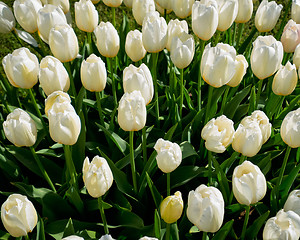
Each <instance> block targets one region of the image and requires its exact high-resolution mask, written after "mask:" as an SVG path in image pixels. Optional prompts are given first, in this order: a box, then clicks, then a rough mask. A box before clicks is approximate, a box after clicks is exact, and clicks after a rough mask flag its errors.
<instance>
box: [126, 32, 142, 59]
mask: <svg viewBox="0 0 300 240" xmlns="http://www.w3.org/2000/svg"><path fill="white" fill-rule="evenodd" d="M125 51H126V54H127V55H128V57H129V58H130V59H131V60H132V61H133V62H138V61H140V60H142V59H143V58H144V57H145V55H146V53H147V51H146V49H145V48H144V45H143V40H142V33H141V32H140V31H139V30H137V29H136V30H134V31H130V32H128V33H127V36H126V40H125Z"/></svg>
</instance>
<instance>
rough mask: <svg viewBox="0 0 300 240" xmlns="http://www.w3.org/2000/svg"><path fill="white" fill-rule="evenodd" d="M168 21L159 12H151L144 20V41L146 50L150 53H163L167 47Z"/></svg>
mask: <svg viewBox="0 0 300 240" xmlns="http://www.w3.org/2000/svg"><path fill="white" fill-rule="evenodd" d="M167 30H168V26H167V23H166V20H165V19H164V18H163V17H160V16H159V13H158V12H150V13H148V14H147V16H146V17H145V19H144V22H143V28H142V39H143V45H144V47H145V49H146V50H147V51H148V52H150V53H156V52H160V51H162V50H163V49H164V48H165V47H166V45H167V40H168V36H167Z"/></svg>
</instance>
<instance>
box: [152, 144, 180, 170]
mask: <svg viewBox="0 0 300 240" xmlns="http://www.w3.org/2000/svg"><path fill="white" fill-rule="evenodd" d="M154 149H155V150H156V152H157V156H156V161H157V166H158V168H159V169H160V170H161V171H163V172H164V173H170V172H173V171H174V170H175V169H176V168H177V167H178V166H179V165H180V163H181V161H182V152H181V149H180V147H179V145H178V144H177V143H172V142H170V141H167V140H163V139H162V138H159V139H158V140H157V141H156V143H155V145H154Z"/></svg>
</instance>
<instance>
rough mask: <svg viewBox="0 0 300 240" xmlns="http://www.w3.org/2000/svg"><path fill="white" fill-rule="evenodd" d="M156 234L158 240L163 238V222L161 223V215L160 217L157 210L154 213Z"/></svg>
mask: <svg viewBox="0 0 300 240" xmlns="http://www.w3.org/2000/svg"><path fill="white" fill-rule="evenodd" d="M154 232H155V237H156V238H157V239H160V236H161V221H160V215H159V213H158V211H157V209H155V212H154Z"/></svg>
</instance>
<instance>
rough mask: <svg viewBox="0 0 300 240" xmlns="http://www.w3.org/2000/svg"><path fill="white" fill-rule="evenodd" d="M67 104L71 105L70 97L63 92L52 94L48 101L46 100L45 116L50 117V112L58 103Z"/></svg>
mask: <svg viewBox="0 0 300 240" xmlns="http://www.w3.org/2000/svg"><path fill="white" fill-rule="evenodd" d="M64 102H67V103H69V104H71V98H70V96H69V95H68V94H67V93H65V92H62V91H55V92H53V93H51V94H50V95H49V96H48V97H47V99H46V100H45V114H46V116H48V111H49V110H50V109H51V108H52V106H53V105H54V104H56V103H64Z"/></svg>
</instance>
